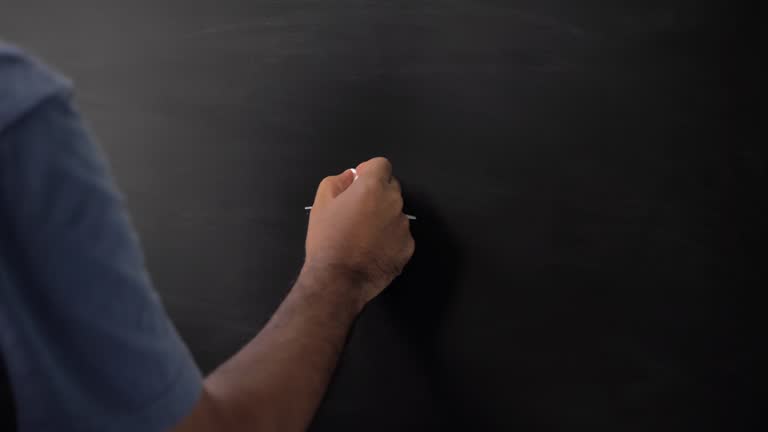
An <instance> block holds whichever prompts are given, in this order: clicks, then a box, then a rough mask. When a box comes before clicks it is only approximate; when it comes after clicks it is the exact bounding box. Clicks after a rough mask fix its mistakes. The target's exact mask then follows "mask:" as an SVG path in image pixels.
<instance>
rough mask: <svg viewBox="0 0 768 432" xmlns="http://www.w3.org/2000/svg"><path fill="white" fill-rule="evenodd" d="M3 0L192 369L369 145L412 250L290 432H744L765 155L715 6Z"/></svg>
mask: <svg viewBox="0 0 768 432" xmlns="http://www.w3.org/2000/svg"><path fill="white" fill-rule="evenodd" d="M8 5H10V6H8ZM2 8H3V10H2V12H0V35H1V36H3V37H5V38H7V39H10V40H13V41H15V42H17V43H20V44H21V45H23V46H25V47H27V48H28V49H30V50H32V51H34V52H36V53H37V54H39V55H41V56H42V57H44V58H46V59H47V60H48V61H49V62H50V63H52V64H54V65H56V66H57V67H58V68H59V69H60V70H62V71H64V72H66V73H67V74H68V75H70V76H72V77H73V78H74V80H75V83H76V85H77V88H78V98H77V100H78V103H79V106H80V107H81V109H82V110H83V111H84V113H85V114H86V115H87V117H88V119H89V121H90V123H91V125H92V128H93V130H94V133H95V134H96V136H98V138H99V141H100V142H101V143H102V145H103V146H104V148H105V150H106V152H107V154H108V155H109V156H110V159H111V161H112V165H113V169H114V173H115V176H116V178H117V181H118V183H119V184H120V186H121V188H122V190H123V191H124V193H125V195H126V199H127V203H128V206H129V208H130V209H131V211H132V215H133V220H134V222H135V224H136V226H137V227H138V229H139V231H140V234H141V236H142V240H143V245H144V247H145V250H146V257H147V263H148V266H149V269H150V271H151V273H152V275H153V279H154V281H155V284H156V288H157V289H158V291H159V292H160V293H161V295H162V297H163V299H164V301H165V304H166V305H167V309H168V311H169V314H170V315H171V317H172V319H173V320H174V322H175V323H176V325H177V327H178V328H179V330H180V333H181V334H182V336H183V337H184V339H185V340H186V342H187V343H188V344H189V346H190V348H191V350H192V352H193V353H194V356H195V358H196V360H197V361H198V363H199V365H200V366H201V368H202V369H203V370H204V371H210V370H211V369H212V368H214V367H215V366H216V365H217V364H219V363H220V362H221V361H223V360H224V359H225V358H227V357H228V356H229V355H231V354H232V353H234V352H235V351H236V350H237V349H238V348H239V347H240V346H241V345H242V344H244V343H245V342H246V341H247V340H249V339H250V338H251V337H252V336H253V335H254V334H255V333H256V332H257V331H258V330H259V329H260V328H261V326H262V325H263V324H264V323H265V321H266V320H267V319H268V318H269V316H270V314H271V313H272V311H273V310H274V309H275V307H276V306H277V305H278V304H279V302H280V300H281V299H282V298H283V296H284V294H285V292H286V290H287V289H288V288H289V287H290V285H291V282H292V280H293V279H294V277H295V276H296V274H297V271H298V269H299V267H300V265H301V262H302V257H303V256H302V255H303V239H304V234H305V229H306V220H307V215H306V212H305V211H304V210H303V207H304V206H305V205H309V204H310V203H311V200H312V197H313V194H314V188H315V187H316V184H317V183H318V182H319V180H320V179H321V178H322V177H324V176H325V175H328V174H330V173H335V172H340V171H341V170H343V169H345V168H347V167H350V166H354V165H355V164H356V163H358V162H360V161H362V160H365V159H367V158H369V157H372V156H377V155H383V156H387V157H389V158H390V159H391V160H392V162H393V164H394V167H395V174H396V175H397V176H398V177H399V178H400V179H401V180H402V183H403V185H404V191H405V195H406V203H407V207H408V210H409V212H410V213H413V214H415V215H416V216H417V217H418V220H417V221H416V222H414V223H413V231H414V235H415V237H416V241H417V252H416V256H415V257H414V259H413V262H412V263H411V265H410V266H409V267H408V268H407V270H406V272H405V274H404V275H403V276H402V277H401V278H400V279H398V280H397V281H396V282H395V283H394V284H393V286H392V287H391V288H390V289H389V290H388V291H386V292H385V293H384V294H383V295H382V296H381V297H380V298H378V299H377V300H376V301H374V302H373V303H372V304H371V305H370V306H369V307H368V308H367V310H366V311H365V313H364V314H363V315H362V316H361V317H360V318H359V320H358V321H357V323H356V325H355V327H354V329H353V331H352V334H351V335H350V339H349V343H348V348H347V350H346V352H345V354H344V357H343V359H342V361H341V364H340V367H339V369H338V372H337V374H336V377H335V379H334V382H333V384H332V385H331V387H330V389H329V392H328V394H327V397H326V399H325V401H324V403H323V405H322V407H321V409H320V410H319V412H318V414H317V416H316V419H315V421H314V424H313V427H312V430H313V431H340V430H365V431H393V430H414V431H415V430H419V431H421V430H444V429H446V428H449V427H450V428H455V429H458V428H462V427H463V428H464V429H465V430H494V431H496V430H505V431H506V430H542V431H543V430H551V431H562V430H621V431H635V430H636V431H650V430H653V431H662V430H675V431H678V430H745V429H747V427H748V425H749V423H750V422H751V421H753V420H755V418H756V414H755V412H754V410H755V405H754V404H753V402H752V400H753V399H752V398H753V393H752V392H754V391H755V388H754V384H752V374H753V372H754V371H755V369H756V364H757V363H756V360H755V359H756V357H755V355H756V351H757V348H758V346H759V343H760V340H759V337H758V336H759V335H758V330H757V328H758V324H759V321H760V319H759V312H760V311H759V302H758V301H757V300H758V297H757V295H756V294H754V292H753V291H754V290H755V287H756V286H758V285H759V282H760V281H761V280H764V278H763V271H762V269H761V268H760V265H759V263H760V262H759V261H758V260H757V257H756V256H755V255H752V254H751V252H750V250H751V248H752V247H755V246H758V245H760V243H759V240H758V237H757V236H756V233H757V232H760V226H761V221H762V218H763V217H764V215H765V212H764V205H763V204H762V199H761V198H760V197H761V194H762V193H764V189H762V187H761V186H759V183H760V180H761V179H762V177H764V173H765V165H764V162H763V161H764V160H763V159H762V158H761V157H760V155H759V152H758V145H757V143H756V141H755V140H752V139H748V137H747V135H746V132H745V129H744V128H743V127H742V126H744V124H743V123H744V122H743V118H740V117H739V116H738V115H737V113H736V112H735V110H734V109H733V106H734V105H733V101H734V99H735V96H736V95H737V87H736V86H737V85H738V84H739V76H738V75H737V73H736V72H735V71H734V70H731V68H730V66H733V59H732V57H733V51H732V49H733V48H734V47H733V40H732V35H731V33H730V32H731V30H732V26H731V25H732V24H733V20H732V19H731V16H730V15H729V12H730V11H729V10H728V9H727V8H726V7H725V6H723V7H718V6H712V5H709V4H702V2H686V1H664V2H661V1H628V2H627V1H625V2H596V1H587V2H572V1H480V0H472V1H469V0H446V1H434V0H432V1H428V0H414V1H365V0H355V1H353V0H346V1H342V0H325V1H290V0H280V1H255V0H252V1H235V0H219V1H215V2H213V1H208V2H205V1H199V0H184V1H182V0H174V1H163V2H157V1H149V0H134V1H131V2H120V3H119V4H118V3H112V2H95V1H93V2H91V1H86V0H72V1H68V2H59V1H35V2H27V1H24V2H22V1H15V0H11V1H10V2H9V1H7V0H4V2H3V6H2ZM41 11H45V13H42V12H41ZM52 17H55V19H54V18H52ZM762 196H764V195H762ZM255 367H258V365H255Z"/></svg>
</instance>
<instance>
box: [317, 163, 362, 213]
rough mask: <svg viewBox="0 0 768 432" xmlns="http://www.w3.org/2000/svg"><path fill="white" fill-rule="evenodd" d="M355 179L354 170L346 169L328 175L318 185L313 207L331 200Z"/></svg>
mask: <svg viewBox="0 0 768 432" xmlns="http://www.w3.org/2000/svg"><path fill="white" fill-rule="evenodd" d="M354 180H355V174H354V173H353V172H352V170H349V169H348V170H346V171H344V172H343V173H341V174H339V175H335V176H328V177H326V178H324V179H323V181H321V182H320V186H318V187H317V194H316V195H315V203H314V204H313V207H319V206H323V205H325V204H326V203H328V202H330V201H331V200H333V199H334V198H336V197H337V196H339V195H340V194H341V193H342V192H344V191H345V190H347V188H348V187H349V186H350V185H351V184H352V182H353V181H354Z"/></svg>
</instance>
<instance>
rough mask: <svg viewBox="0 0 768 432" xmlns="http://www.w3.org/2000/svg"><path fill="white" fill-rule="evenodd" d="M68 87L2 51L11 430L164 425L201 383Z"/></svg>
mask: <svg viewBox="0 0 768 432" xmlns="http://www.w3.org/2000/svg"><path fill="white" fill-rule="evenodd" d="M71 93H72V91H71V85H70V83H69V82H68V81H67V80H65V79H63V78H61V77H59V76H58V75H56V74H54V73H52V72H50V71H49V70H48V69H46V68H45V67H44V66H42V65H41V64H40V63H38V62H36V61H34V60H32V59H30V58H29V57H27V56H25V55H23V54H22V53H21V52H20V51H19V50H17V49H15V48H12V47H10V46H8V45H3V44H1V43H0V348H1V353H2V356H3V360H4V363H5V367H6V368H7V375H8V377H9V380H10V383H11V386H12V391H13V395H14V400H15V406H16V409H17V413H16V417H17V426H18V429H19V430H20V431H161V430H166V429H167V428H169V427H171V426H173V425H174V424H176V423H177V422H178V421H179V420H180V419H181V418H183V417H184V416H185V415H186V414H187V413H189V412H190V410H191V409H192V407H193V405H194V404H195V402H196V401H197V400H198V398H199V396H200V393H201V389H202V378H201V374H200V371H199V369H198V368H197V366H196V365H195V363H194V361H193V359H192V356H191V355H190V353H189V350H188V349H187V347H186V346H185V345H184V343H183V342H182V340H181V339H180V337H179V335H178V334H177V332H176V330H175V328H174V327H173V324H172V323H171V322H170V320H169V318H168V317H167V315H166V313H165V311H164V309H163V306H162V303H161V301H160V299H159V298H158V296H157V294H156V293H155V292H154V290H153V289H152V286H151V282H150V279H149V276H148V274H147V272H146V270H145V266H144V262H143V257H142V254H141V250H140V245H139V241H138V238H137V236H136V233H135V231H134V229H133V228H132V226H131V224H130V221H129V218H128V215H127V213H126V210H125V207H124V204H123V201H122V199H121V197H120V195H119V194H118V193H117V191H116V189H115V186H114V182H113V180H112V178H111V176H110V174H109V170H108V166H107V164H106V162H105V159H104V157H103V155H102V154H101V153H100V151H99V149H98V147H97V146H96V145H95V144H94V142H93V140H92V139H91V138H90V137H89V134H88V133H87V131H86V129H85V127H84V126H83V124H82V122H81V120H80V117H79V115H78V113H77V112H76V110H75V109H74V108H73V105H72V102H71Z"/></svg>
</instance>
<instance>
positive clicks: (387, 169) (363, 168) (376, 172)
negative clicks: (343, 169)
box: [357, 157, 392, 183]
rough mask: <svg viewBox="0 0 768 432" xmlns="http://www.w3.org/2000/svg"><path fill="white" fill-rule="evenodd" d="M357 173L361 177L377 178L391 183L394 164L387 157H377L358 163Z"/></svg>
mask: <svg viewBox="0 0 768 432" xmlns="http://www.w3.org/2000/svg"><path fill="white" fill-rule="evenodd" d="M357 174H358V175H359V176H361V177H369V178H377V179H380V180H382V181H383V182H385V183H389V180H390V179H391V178H392V164H391V163H390V162H389V160H388V159H387V158H383V157H376V158H373V159H371V160H368V161H365V162H363V163H361V164H360V165H358V166H357Z"/></svg>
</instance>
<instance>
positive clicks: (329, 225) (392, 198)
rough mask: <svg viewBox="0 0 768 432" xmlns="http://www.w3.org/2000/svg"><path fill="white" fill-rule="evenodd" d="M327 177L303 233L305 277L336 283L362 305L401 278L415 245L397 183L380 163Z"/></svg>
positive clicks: (381, 160)
mask: <svg viewBox="0 0 768 432" xmlns="http://www.w3.org/2000/svg"><path fill="white" fill-rule="evenodd" d="M357 174H358V178H357V180H355V179H354V173H353V172H352V171H351V170H347V171H344V172H343V173H341V174H339V175H337V176H331V177H326V178H325V179H324V180H323V181H322V182H321V183H320V186H319V187H318V189H317V195H316V196H315V202H314V204H313V205H312V212H311V213H310V215H309V228H308V230H307V242H306V261H305V264H304V270H303V272H305V271H312V272H318V271H319V272H321V273H324V274H331V275H332V276H333V277H334V278H337V277H340V278H342V279H343V280H345V281H347V282H353V283H351V284H348V285H349V286H351V287H355V288H356V287H360V288H359V290H358V291H359V292H353V293H350V294H352V295H353V296H355V297H356V299H355V300H357V301H360V304H361V305H364V304H365V303H367V302H368V301H370V300H371V299H373V298H374V297H376V295H378V294H379V293H380V292H381V291H383V290H384V288H386V287H387V285H389V283H390V282H392V280H393V279H394V278H395V277H397V276H398V275H399V274H400V272H402V270H403V267H405V264H406V263H407V262H408V260H410V259H411V256H412V255H413V251H414V248H415V242H414V240H413V237H412V236H411V231H410V223H409V220H408V218H407V217H406V216H405V214H403V197H402V194H401V191H400V183H399V182H398V181H397V179H396V178H394V177H393V176H392V165H391V164H390V163H389V161H388V160H387V159H385V158H374V159H371V160H369V161H367V162H363V163H362V164H360V165H358V167H357Z"/></svg>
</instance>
